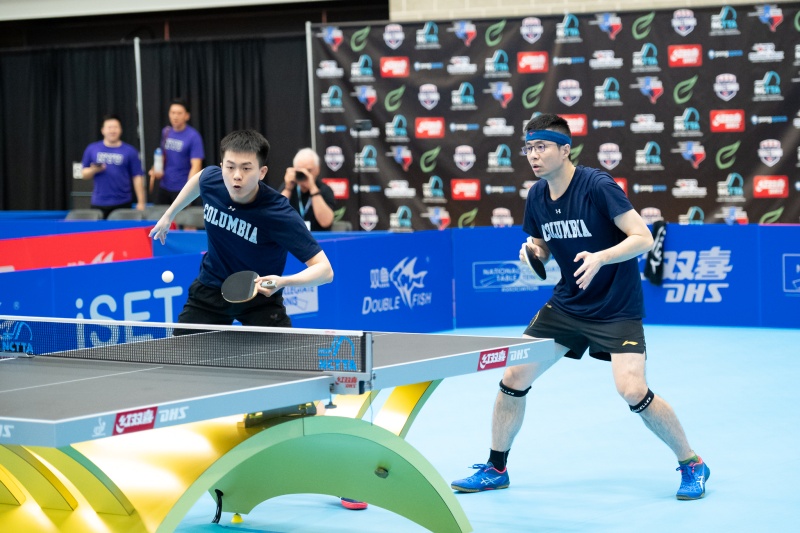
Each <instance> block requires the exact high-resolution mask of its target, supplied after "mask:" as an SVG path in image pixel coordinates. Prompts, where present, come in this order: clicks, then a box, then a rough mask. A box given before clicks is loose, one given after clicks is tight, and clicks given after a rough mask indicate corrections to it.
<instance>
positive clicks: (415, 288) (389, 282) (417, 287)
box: [361, 257, 433, 315]
mask: <svg viewBox="0 0 800 533" xmlns="http://www.w3.org/2000/svg"><path fill="white" fill-rule="evenodd" d="M417 259H418V258H416V257H414V258H408V257H405V258H403V259H402V260H401V261H400V262H399V263H397V264H396V265H395V266H394V267H392V268H391V269H389V268H387V267H378V268H373V269H370V271H369V281H370V289H372V290H373V291H375V290H384V289H391V287H394V288H395V290H396V291H397V293H398V295H395V296H382V297H377V296H378V295H377V293H373V294H372V295H371V296H369V295H368V296H365V297H364V302H363V305H362V308H361V314H362V315H369V314H374V313H383V312H392V311H399V310H401V309H404V308H405V309H414V308H418V307H422V306H425V305H430V304H431V302H432V301H433V293H431V292H427V291H425V290H424V289H425V276H426V275H427V274H428V271H427V270H424V271H418V270H417V266H416V265H417Z"/></svg>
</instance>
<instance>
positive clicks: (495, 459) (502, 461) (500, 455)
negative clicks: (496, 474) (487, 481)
mask: <svg viewBox="0 0 800 533" xmlns="http://www.w3.org/2000/svg"><path fill="white" fill-rule="evenodd" d="M510 451H511V450H506V451H504V452H498V451H497V450H492V449H489V462H490V463H492V466H493V467H494V468H495V470H499V471H500V472H502V471H503V470H505V469H506V461H508V452H510Z"/></svg>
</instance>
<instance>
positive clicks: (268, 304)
mask: <svg viewBox="0 0 800 533" xmlns="http://www.w3.org/2000/svg"><path fill="white" fill-rule="evenodd" d="M234 319H236V320H238V321H239V322H241V323H242V324H243V325H245V326H271V327H285V328H290V327H292V319H291V318H289V315H287V314H286V307H284V305H283V296H282V295H281V294H280V293H278V294H275V295H272V296H270V297H269V298H267V297H266V296H264V295H263V294H258V295H256V297H255V298H253V299H252V300H250V301H249V302H242V303H237V304H234V303H230V302H228V301H226V300H225V299H224V298H223V297H222V291H221V290H220V289H219V287H216V288H215V287H208V286H207V285H203V284H202V283H200V282H199V281H197V280H194V281H193V282H192V284H191V285H190V286H189V298H188V300H186V305H184V306H183V310H182V311H181V314H180V315H178V322H182V323H184V324H214V325H219V326H229V325H231V324H233V320H234ZM187 333H197V330H191V329H175V335H185V334H187Z"/></svg>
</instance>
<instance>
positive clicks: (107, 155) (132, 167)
mask: <svg viewBox="0 0 800 533" xmlns="http://www.w3.org/2000/svg"><path fill="white" fill-rule="evenodd" d="M100 133H102V134H103V140H102V141H97V142H93V143H92V144H90V145H89V146H87V147H86V150H85V151H84V152H83V161H82V165H83V169H82V170H81V176H82V177H83V179H85V180H92V179H93V180H94V189H93V190H92V204H91V206H92V208H93V209H100V210H101V211H102V212H103V218H107V217H108V214H109V213H111V211H113V210H115V209H120V208H128V209H129V208H130V207H131V205H132V203H133V193H134V192H135V193H136V209H138V210H139V211H144V208H145V195H144V177H143V174H144V172H143V171H142V162H141V161H140V160H139V152H138V151H137V150H136V148H134V147H133V146H131V145H130V144H128V143H125V142H122V139H121V138H120V137H121V136H122V121H121V120H120V118H119V117H118V116H116V115H106V116H104V117H103V125H102V127H101V128H100Z"/></svg>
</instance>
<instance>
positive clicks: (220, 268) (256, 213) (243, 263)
mask: <svg viewBox="0 0 800 533" xmlns="http://www.w3.org/2000/svg"><path fill="white" fill-rule="evenodd" d="M200 198H201V199H202V200H203V216H204V219H205V226H206V233H207V234H208V253H206V254H205V255H204V256H203V262H202V264H201V265H200V275H199V276H198V278H197V279H198V280H199V281H200V283H202V284H203V285H207V286H209V287H221V286H222V282H223V281H225V278H227V277H228V276H230V275H231V274H233V273H234V272H239V271H242V270H253V271H255V272H257V273H258V275H260V276H270V275H274V276H281V275H283V269H284V267H285V266H286V253H287V251H288V252H291V253H292V255H293V256H295V257H296V258H297V259H298V260H299V261H301V262H302V263H305V262H306V261H308V260H309V259H311V258H312V257H314V256H315V255H317V254H318V253H319V252H321V251H322V248H321V247H320V245H319V243H317V241H316V239H315V238H314V237H313V236H312V235H311V233H310V232H309V231H308V229H307V228H306V224H305V222H303V219H302V218H300V215H298V214H297V211H295V210H294V209H293V208H292V206H290V205H289V202H288V201H287V200H286V198H284V197H283V196H282V195H281V194H279V193H278V192H277V191H276V190H275V189H273V188H271V187H270V186H268V185H267V184H266V183H264V182H263V181H260V182H259V183H258V194H257V195H256V199H255V200H253V201H252V202H251V203H249V204H237V203H235V202H233V201H232V200H231V197H230V195H229V194H228V190H227V189H226V188H225V183H224V182H223V181H222V169H221V168H220V167H217V166H213V167H207V168H206V169H204V170H203V173H202V174H201V175H200Z"/></svg>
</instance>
